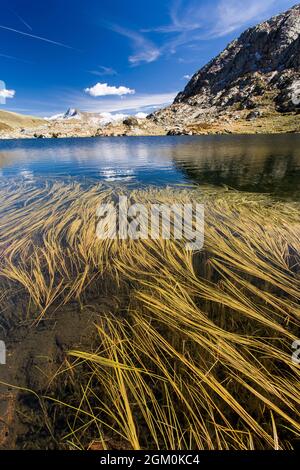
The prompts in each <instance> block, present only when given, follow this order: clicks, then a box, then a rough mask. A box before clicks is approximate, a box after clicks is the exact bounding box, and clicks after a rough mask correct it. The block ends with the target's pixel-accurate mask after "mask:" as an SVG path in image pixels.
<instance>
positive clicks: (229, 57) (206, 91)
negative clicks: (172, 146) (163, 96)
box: [154, 4, 300, 123]
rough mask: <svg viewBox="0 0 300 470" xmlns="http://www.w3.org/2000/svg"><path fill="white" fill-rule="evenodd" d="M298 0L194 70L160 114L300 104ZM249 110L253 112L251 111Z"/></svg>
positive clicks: (183, 116)
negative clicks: (299, 100) (299, 94)
mask: <svg viewBox="0 0 300 470" xmlns="http://www.w3.org/2000/svg"><path fill="white" fill-rule="evenodd" d="M299 35H300V5H299V4H298V5H296V6H294V7H293V8H291V9H290V10H288V11H287V12H285V13H282V14H280V15H277V16H275V17H273V18H271V19H269V20H268V21H265V22H263V23H261V24H259V25H257V26H255V27H252V28H249V29H247V30H246V31H245V32H244V33H242V34H241V36H240V37H239V38H238V39H235V40H234V41H232V42H231V43H230V44H229V45H228V46H227V47H226V49H225V50H224V51H223V52H221V53H220V54H219V55H218V56H217V57H216V58H215V59H213V60H211V61H210V62H209V63H208V64H207V65H206V66H204V67H203V68H202V69H200V70H199V71H198V72H196V73H195V74H194V75H193V77H192V78H191V80H190V81H189V83H188V84H187V85H186V87H185V89H184V90H183V91H182V92H180V93H179V94H178V95H177V96H176V98H175V101H174V104H173V105H171V107H169V108H166V110H161V111H159V112H157V113H155V114H154V117H155V119H156V120H158V121H161V120H163V119H165V118H166V119H167V120H168V121H169V122H170V123H171V122H172V121H173V122H176V121H178V120H179V121H182V122H184V121H186V122H189V121H191V120H194V121H195V120H197V119H201V120H206V119H211V118H212V117H216V116H220V114H223V113H225V112H228V111H229V112H230V111H232V110H235V111H239V110H240V111H241V110H243V109H248V110H252V109H254V108H256V107H257V106H260V105H261V103H262V102H263V105H264V106H269V107H273V108H274V112H275V111H276V112H290V111H293V110H294V111H296V110H297V109H299V103H298V104H297V99H293V94H294V93H295V90H298V89H299V86H298V84H299V83H300V82H299V80H300V36H299ZM248 113H249V112H248Z"/></svg>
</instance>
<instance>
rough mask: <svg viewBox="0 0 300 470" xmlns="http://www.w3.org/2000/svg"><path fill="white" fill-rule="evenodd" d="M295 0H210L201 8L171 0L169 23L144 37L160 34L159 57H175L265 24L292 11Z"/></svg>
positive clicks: (196, 2) (196, 1)
mask: <svg viewBox="0 0 300 470" xmlns="http://www.w3.org/2000/svg"><path fill="white" fill-rule="evenodd" d="M294 3H295V0H264V1H261V0H248V2H247V6H246V7H245V1H244V0H211V2H209V3H207V4H206V5H203V4H202V5H201V4H200V2H199V0H174V1H173V4H172V6H171V8H170V23H169V24H167V25H164V26H158V27H154V28H152V29H143V30H141V31H142V32H143V33H150V32H152V33H153V32H155V33H161V34H162V35H163V36H161V38H162V39H163V40H164V42H163V44H162V45H161V46H160V48H159V53H160V55H163V54H174V53H176V51H177V49H178V48H182V47H191V46H193V45H196V44H198V43H199V41H204V40H209V39H214V38H219V37H223V36H227V35H229V34H232V33H234V32H240V31H241V30H242V29H245V28H247V27H249V26H253V25H255V24H256V23H258V22H260V21H264V20H266V19H268V18H270V17H271V16H273V15H275V14H278V13H280V12H282V11H284V10H285V9H287V8H289V7H292V6H293V5H294Z"/></svg>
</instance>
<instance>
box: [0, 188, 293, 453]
mask: <svg viewBox="0 0 300 470" xmlns="http://www.w3.org/2000/svg"><path fill="white" fill-rule="evenodd" d="M123 191H125V190H123ZM0 197H1V200H2V198H3V205H2V213H1V217H0V224H1V227H0V276H1V278H2V279H3V282H4V283H6V284H7V286H9V289H11V291H13V290H14V289H19V290H20V289H22V291H23V292H24V295H26V296H27V311H26V318H27V319H31V320H32V322H36V321H39V320H41V319H43V318H44V317H45V316H47V315H51V311H52V310H53V309H56V308H58V307H61V306H62V305H63V304H66V303H67V302H70V301H71V300H72V301H74V300H77V301H78V302H79V303H81V304H82V305H84V304H87V302H86V301H85V294H86V293H87V292H91V297H92V298H94V299H95V302H94V303H93V305H92V306H91V307H89V305H85V309H88V308H93V309H97V308H99V312H101V306H100V305H99V306H98V307H97V296H96V294H95V292H96V291H99V290H102V292H105V291H106V292H107V293H108V294H109V293H110V292H111V291H112V290H113V291H114V294H115V295H118V293H122V297H123V298H124V299H125V301H124V302H123V303H122V305H120V308H119V311H118V312H117V313H116V312H114V313H113V312H112V313H111V314H108V313H106V314H102V315H101V318H100V319H99V321H98V322H97V324H96V325H95V329H96V332H97V341H96V344H94V341H93V344H91V347H90V348H89V349H85V350H73V351H70V352H69V358H68V361H67V362H66V364H65V374H66V376H69V377H70V380H71V382H72V383H77V384H79V389H80V393H81V398H80V399H79V401H78V402H76V400H75V399H74V397H70V399H69V401H68V402H65V401H64V403H62V400H61V399H60V397H59V396H57V397H56V398H55V399H53V396H52V397H51V400H54V401H55V402H56V403H57V406H59V407H60V406H63V407H66V409H67V410H68V413H69V412H71V416H72V419H71V420H70V419H69V420H68V425H69V428H70V430H69V433H66V436H65V440H64V442H65V443H67V444H68V446H69V447H70V448H88V447H89V446H91V445H98V446H99V447H98V448H104V449H106V448H111V447H112V445H113V444H112V442H118V443H119V444H118V445H119V447H120V448H128V447H130V448H133V449H140V448H153V449H190V448H194V449H195V448H197V449H269V448H275V449H286V448H291V447H293V446H294V445H295V442H296V441H297V440H298V439H299V435H300V407H299V402H300V393H299V392H300V380H299V379H300V368H299V366H297V365H296V364H294V363H293V362H292V359H291V355H292V348H291V345H292V342H293V341H294V340H295V339H296V338H297V337H298V336H299V325H300V318H299V316H300V309H299V295H300V279H299V248H300V246H299V245H300V242H299V240H300V237H299V235H300V216H299V205H298V204H296V203H283V202H276V201H273V200H271V199H270V198H269V197H268V196H263V195H259V196H258V195H253V194H252V195H251V194H245V193H238V192H235V191H229V190H226V189H224V190H223V189H221V190H220V189H214V188H209V187H207V188H201V190H200V189H196V188H190V189H184V188H178V189H168V188H167V189H163V190H157V189H156V190H155V189H149V190H145V191H142V190H135V191H131V192H130V199H131V201H133V202H136V201H138V202H142V203H144V204H150V203H154V202H155V203H162V202H171V203H174V202H188V201H191V200H194V201H198V202H204V203H205V246H204V248H203V249H202V250H200V251H199V252H191V251H187V250H185V249H184V246H183V242H182V241H179V240H163V239H158V240H151V239H149V240H139V241H133V240H123V241H120V240H99V239H97V237H96V236H95V229H96V216H95V208H96V206H97V204H98V203H99V202H108V201H110V200H111V199H112V198H113V197H114V194H113V190H112V189H110V190H107V189H105V188H104V187H102V186H100V185H99V186H97V185H96V186H92V187H88V188H84V187H82V186H80V185H74V184H70V185H67V184H59V183H55V184H49V185H47V186H45V187H42V188H36V189H34V188H32V187H30V186H26V185H25V186H24V187H18V188H17V187H14V188H11V187H9V186H8V185H7V186H4V187H1V188H0ZM124 293H125V294H126V295H124ZM89 303H91V301H90V300H89ZM79 349H80V348H79ZM60 374H61V371H60Z"/></svg>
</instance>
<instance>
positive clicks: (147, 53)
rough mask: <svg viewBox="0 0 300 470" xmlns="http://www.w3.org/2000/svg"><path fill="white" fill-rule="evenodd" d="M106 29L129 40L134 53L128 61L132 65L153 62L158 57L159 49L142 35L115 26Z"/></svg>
mask: <svg viewBox="0 0 300 470" xmlns="http://www.w3.org/2000/svg"><path fill="white" fill-rule="evenodd" d="M108 27H109V29H111V30H112V31H114V32H116V33H118V34H121V35H122V36H125V37H127V38H128V39H130V40H131V43H132V47H133V51H134V52H133V54H132V55H130V56H129V57H128V60H129V62H130V63H131V64H132V65H139V64H140V63H141V62H146V63H150V62H154V61H155V60H157V59H158V58H159V57H160V55H161V51H160V48H159V47H157V46H156V45H155V44H154V43H153V42H152V41H150V40H149V39H147V38H145V36H144V35H143V34H140V33H137V32H136V31H132V30H130V29H127V28H123V27H121V26H118V25H115V24H114V25H109V26H108Z"/></svg>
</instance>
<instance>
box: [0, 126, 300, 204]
mask: <svg viewBox="0 0 300 470" xmlns="http://www.w3.org/2000/svg"><path fill="white" fill-rule="evenodd" d="M7 178H14V179H16V178H18V179H19V178H21V179H25V180H28V181H33V182H34V181H39V179H45V178H58V179H63V180H69V179H76V180H78V181H82V182H84V181H87V182H89V181H91V182H93V181H105V182H107V183H110V182H111V183H112V182H115V181H118V182H124V183H131V184H134V185H135V186H140V185H141V186H144V185H156V186H164V185H173V184H187V183H194V184H213V185H216V186H221V185H227V186H230V187H232V188H235V189H239V190H242V191H251V192H258V193H265V192H268V193H271V194H273V195H274V196H276V197H280V198H281V197H282V198H288V199H297V200H299V199H300V134H298V135H297V134H288V135H269V136H264V135H253V136H231V135H228V136H227V135H226V136H178V137H173V136H172V137H171V136H170V137H167V136H165V137H112V138H108V137H103V138H74V139H34V140H31V139H30V140H26V139H24V140H2V141H0V181H1V180H3V179H5V180H6V179H7Z"/></svg>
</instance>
